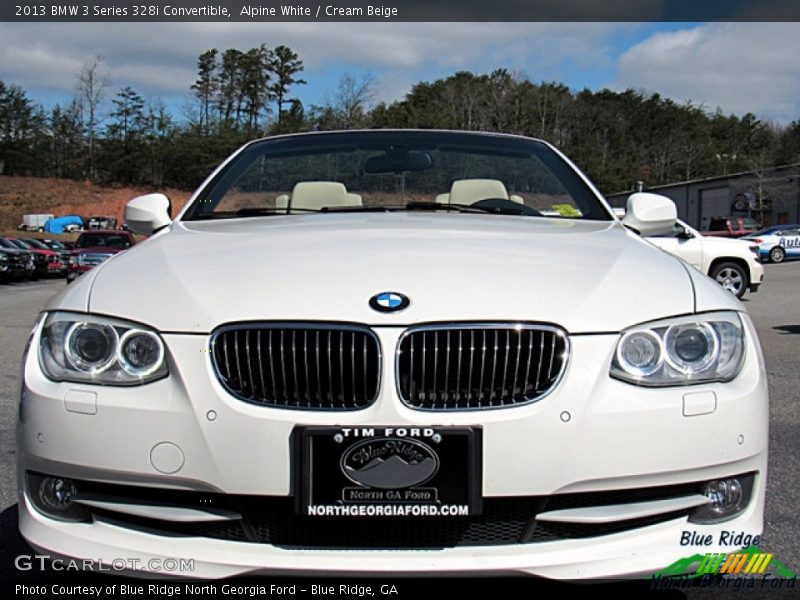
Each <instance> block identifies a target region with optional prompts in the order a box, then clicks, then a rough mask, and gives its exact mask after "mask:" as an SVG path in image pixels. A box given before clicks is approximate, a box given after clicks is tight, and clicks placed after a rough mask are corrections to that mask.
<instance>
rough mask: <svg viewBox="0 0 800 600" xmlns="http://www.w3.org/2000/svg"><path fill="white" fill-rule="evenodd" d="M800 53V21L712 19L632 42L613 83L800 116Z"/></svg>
mask: <svg viewBox="0 0 800 600" xmlns="http://www.w3.org/2000/svg"><path fill="white" fill-rule="evenodd" d="M798 56H800V23H710V24H706V25H701V26H699V27H693V28H688V29H682V30H678V31H674V32H662V33H656V34H654V35H652V36H651V37H649V38H648V39H646V40H644V41H643V42H641V43H639V44H637V45H635V46H633V47H631V48H630V49H628V50H627V51H626V52H625V53H624V54H623V55H622V56H621V57H620V59H619V65H618V73H617V77H616V79H615V82H614V85H615V87H617V88H618V89H620V88H627V87H631V88H635V89H644V90H646V91H648V92H657V93H659V94H661V95H664V96H668V97H670V98H673V99H675V100H679V101H686V100H691V101H693V102H694V103H695V104H701V103H702V104H703V105H704V106H705V107H706V108H707V109H710V110H714V109H716V107H717V106H720V107H721V108H722V109H723V110H724V111H725V112H733V113H736V114H740V115H741V114H744V113H746V112H753V113H755V114H756V115H758V116H760V117H764V118H770V119H774V120H776V121H782V122H786V121H790V120H793V119H797V118H798V116H800V60H798Z"/></svg>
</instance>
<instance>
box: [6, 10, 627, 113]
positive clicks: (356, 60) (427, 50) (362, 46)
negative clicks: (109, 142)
mask: <svg viewBox="0 0 800 600" xmlns="http://www.w3.org/2000/svg"><path fill="white" fill-rule="evenodd" d="M631 27H632V25H630V24H608V23H552V24H546V23H153V24H147V25H143V24H129V23H58V24H56V23H0V55H1V56H3V57H4V60H3V61H2V65H1V66H0V79H3V80H6V81H10V82H14V83H17V84H19V85H22V86H23V87H24V88H26V89H29V90H32V91H33V92H34V93H48V94H56V95H68V94H69V93H71V91H72V89H73V88H74V85H75V77H76V74H77V72H78V71H79V70H80V67H81V65H82V64H83V63H84V62H85V61H86V60H87V59H89V58H91V57H93V56H95V55H102V56H104V57H105V59H106V60H105V65H106V66H107V67H108V70H109V71H110V73H111V77H112V87H113V88H114V89H116V88H118V87H120V86H122V85H131V86H133V87H134V88H136V89H137V90H139V91H141V92H144V93H146V94H150V95H173V96H175V95H180V94H188V93H189V86H190V85H191V84H192V82H193V81H194V79H195V68H196V60H197V56H198V55H199V54H200V53H201V52H203V51H204V50H206V49H208V48H212V47H215V48H218V49H225V48H230V47H234V48H239V49H247V48H250V47H253V46H257V45H259V44H261V43H266V44H267V45H268V46H276V45H279V44H285V45H288V46H290V47H291V48H293V49H294V50H295V51H296V52H298V54H299V55H300V56H301V58H302V59H303V60H304V62H305V64H306V72H307V77H306V78H307V79H308V80H309V81H310V82H311V83H312V84H313V83H314V78H315V76H316V78H317V79H318V80H323V79H324V75H325V73H326V69H327V68H329V67H331V66H332V65H333V66H336V67H341V66H345V67H348V68H354V69H365V70H366V69H371V70H373V71H375V72H378V73H381V72H383V73H385V75H384V76H383V77H381V78H380V79H379V81H380V83H381V84H386V89H385V90H382V93H381V96H382V97H383V99H387V100H392V99H395V98H397V97H399V96H402V94H403V93H405V91H407V90H408V86H409V84H410V83H411V82H414V81H418V80H419V79H420V78H421V77H424V75H421V74H424V73H434V74H436V76H440V75H443V74H447V73H449V72H452V71H454V70H457V69H470V70H475V71H485V70H492V69H495V68H497V67H506V68H508V69H511V70H524V71H525V72H527V73H529V74H530V75H531V76H532V77H534V78H536V79H539V78H554V77H557V75H558V68H559V65H560V64H561V63H562V61H574V62H575V63H576V64H579V65H581V66H582V67H584V68H586V67H590V66H592V65H603V64H608V61H609V58H608V53H607V50H606V43H607V41H608V39H609V37H610V36H611V34H612V33H613V32H615V31H619V30H620V29H630V28H631Z"/></svg>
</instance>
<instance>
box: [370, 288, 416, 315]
mask: <svg viewBox="0 0 800 600" xmlns="http://www.w3.org/2000/svg"><path fill="white" fill-rule="evenodd" d="M409 304H411V300H409V299H408V296H405V295H404V294H401V293H400V292H381V293H380V294H375V295H374V296H373V297H372V298H370V299H369V305H370V307H371V308H372V309H373V310H377V311H378V312H397V311H399V310H403V309H405V308H408V305H409Z"/></svg>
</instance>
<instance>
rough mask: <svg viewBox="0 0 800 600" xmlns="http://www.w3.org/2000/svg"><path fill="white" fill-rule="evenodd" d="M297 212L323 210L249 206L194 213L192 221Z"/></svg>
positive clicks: (317, 210)
mask: <svg viewBox="0 0 800 600" xmlns="http://www.w3.org/2000/svg"><path fill="white" fill-rule="evenodd" d="M297 212H321V211H320V210H319V209H316V208H290V209H288V211H287V209H286V208H275V207H272V206H247V207H245V208H240V209H238V210H218V211H215V212H208V213H200V214H198V215H194V216H193V217H192V218H191V219H189V220H190V221H204V220H210V219H235V218H237V217H262V216H271V215H275V216H281V215H291V214H294V213H297Z"/></svg>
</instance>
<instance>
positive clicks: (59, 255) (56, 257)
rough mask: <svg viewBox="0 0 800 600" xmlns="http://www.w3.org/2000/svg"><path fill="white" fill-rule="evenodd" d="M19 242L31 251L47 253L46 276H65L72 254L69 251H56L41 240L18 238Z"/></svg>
mask: <svg viewBox="0 0 800 600" xmlns="http://www.w3.org/2000/svg"><path fill="white" fill-rule="evenodd" d="M19 241H21V242H23V243H25V244H27V245H28V246H30V247H31V249H32V250H42V251H43V252H47V253H48V258H47V261H48V262H47V268H48V275H53V276H56V277H63V276H65V275H66V274H67V266H68V265H69V257H70V254H72V253H71V252H70V251H69V250H67V249H66V248H64V249H63V250H57V249H55V248H51V247H50V246H49V245H48V244H45V243H44V242H43V241H42V240H37V239H35V238H20V239H19Z"/></svg>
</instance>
